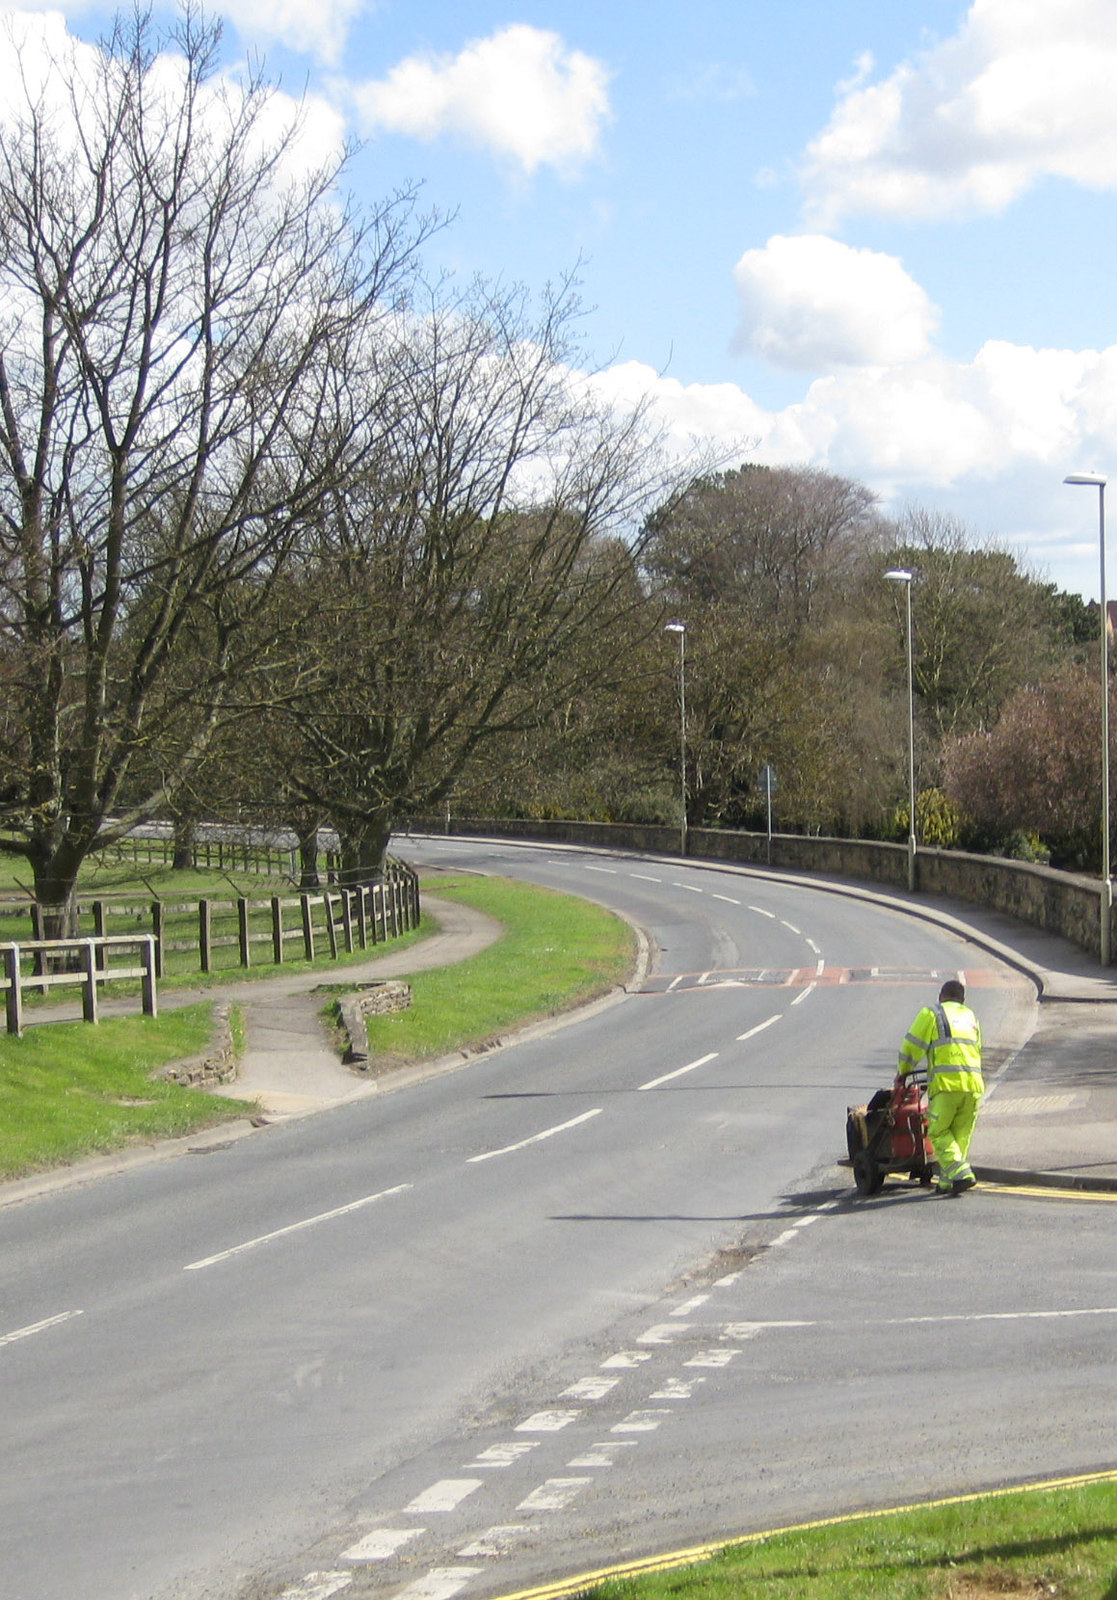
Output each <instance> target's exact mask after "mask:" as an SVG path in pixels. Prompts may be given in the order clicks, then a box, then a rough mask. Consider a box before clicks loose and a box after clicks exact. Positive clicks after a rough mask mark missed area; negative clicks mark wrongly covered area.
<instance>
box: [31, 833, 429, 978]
mask: <svg viewBox="0 0 1117 1600" xmlns="http://www.w3.org/2000/svg"><path fill="white" fill-rule="evenodd" d="M154 842H155V843H156V844H158V842H159V841H158V840H156V841H154ZM78 916H79V930H78V931H79V934H80V938H79V941H78V942H79V943H84V942H86V941H88V940H90V939H92V940H93V941H94V942H96V941H105V940H110V939H113V938H124V937H129V936H130V937H131V938H132V939H133V940H134V939H136V938H137V937H140V936H141V930H144V931H146V932H150V935H151V937H152V939H153V940H154V948H155V955H154V960H155V975H156V976H157V977H159V978H162V977H167V976H175V977H179V976H182V975H185V974H189V973H192V972H201V973H214V972H220V971H221V970H223V969H224V970H229V969H230V968H241V969H243V968H245V967H252V966H254V965H261V964H265V965H266V964H271V963H274V964H276V965H281V964H282V963H283V962H284V961H290V960H306V961H314V960H316V959H318V958H319V957H324V956H326V955H328V956H329V957H330V958H331V959H332V960H335V961H336V960H337V959H338V956H339V955H341V954H351V953H352V952H354V951H357V950H365V949H368V948H369V947H370V946H375V945H378V944H382V943H385V942H386V941H387V940H390V939H395V938H398V937H399V935H400V934H403V933H406V932H408V931H409V930H410V929H412V928H417V927H418V925H419V916H420V905H419V880H418V877H417V875H416V874H415V872H414V871H412V869H411V868H410V867H408V866H405V865H404V863H403V862H399V861H388V862H387V863H385V868H384V876H383V879H382V880H381V881H380V882H378V883H374V884H362V885H359V886H357V887H355V888H342V887H335V888H326V889H321V890H319V891H318V892H316V893H313V894H305V893H304V894H287V895H272V896H270V897H268V898H267V899H249V898H247V897H239V896H238V897H237V898H235V899H233V898H229V899H217V898H206V899H202V900H187V901H166V900H159V899H154V900H148V901H143V900H141V901H137V900H136V899H135V897H133V896H129V897H127V898H126V899H113V898H110V897H108V896H105V897H103V898H98V899H96V900H82V901H80V902H79V905H78ZM6 919H19V932H20V934H22V933H23V932H24V931H26V932H27V933H29V934H30V935H31V938H30V940H27V939H24V938H22V937H19V936H18V935H17V942H19V943H20V944H21V947H22V948H23V949H30V948H31V947H32V946H33V945H34V944H35V943H42V938H41V936H42V931H43V923H42V912H41V908H40V907H38V906H36V905H33V904H31V905H29V904H26V903H24V904H23V905H20V906H7V907H0V927H2V926H3V921H4V920H6ZM127 924H130V927H129V930H128V934H127V935H126V934H125V933H124V927H125V925H127ZM117 930H119V932H118V931H117ZM265 952H266V953H265Z"/></svg>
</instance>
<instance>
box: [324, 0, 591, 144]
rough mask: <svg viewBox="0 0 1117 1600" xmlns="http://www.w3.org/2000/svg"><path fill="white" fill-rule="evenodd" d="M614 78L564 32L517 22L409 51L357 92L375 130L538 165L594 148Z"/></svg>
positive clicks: (364, 116)
mask: <svg viewBox="0 0 1117 1600" xmlns="http://www.w3.org/2000/svg"><path fill="white" fill-rule="evenodd" d="M608 79H609V74H608V72H607V71H606V69H605V67H604V66H603V65H602V63H601V62H600V61H596V60H594V59H593V58H592V57H591V56H588V55H584V54H583V53H582V52H581V51H579V50H568V49H567V48H566V46H565V45H564V43H563V41H562V39H561V38H560V37H559V35H558V34H557V33H550V32H546V31H544V30H542V29H540V28H533V27H529V26H528V25H527V24H524V23H516V24H513V25H512V26H510V27H507V28H502V29H500V30H499V31H498V32H497V33H494V34H492V35H491V36H490V37H489V38H487V39H477V40H474V41H472V42H471V43H470V44H467V45H466V46H465V48H464V49H463V50H462V51H461V52H460V53H459V54H458V55H456V56H453V57H449V56H409V57H408V58H407V59H406V60H405V61H401V62H400V63H399V64H398V66H396V67H394V68H393V69H392V71H391V72H390V73H389V74H388V76H387V77H386V78H383V79H380V80H378V81H374V82H368V83H363V84H358V85H355V86H354V88H353V95H354V98H355V100H356V103H357V106H358V110H359V112H360V116H361V118H362V121H363V123H364V125H365V128H366V130H367V131H368V132H371V133H375V132H378V131H381V130H387V131H390V132H394V133H404V134H409V135H411V136H412V137H413V138H416V139H424V140H432V139H436V138H439V137H440V136H441V135H443V134H452V135H457V136H459V137H462V138H464V139H466V140H467V141H468V142H470V143H472V144H476V145H480V146H481V147H482V148H484V149H488V150H490V151H492V152H494V153H495V154H497V155H499V156H502V157H505V158H508V159H510V160H511V161H513V162H514V163H515V164H516V165H517V166H519V167H520V168H522V169H523V171H524V172H526V173H529V174H530V173H533V172H535V171H536V169H537V168H538V167H540V166H553V167H557V168H560V169H569V168H573V167H576V166H578V165H579V164H580V163H582V162H584V161H586V160H587V159H589V158H590V157H591V156H593V155H594V154H595V152H596V150H597V148H598V141H599V139H600V135H601V130H602V127H603V125H604V123H605V122H606V120H607V119H608V116H609V97H608V92H607V85H608Z"/></svg>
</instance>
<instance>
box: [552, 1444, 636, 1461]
mask: <svg viewBox="0 0 1117 1600" xmlns="http://www.w3.org/2000/svg"><path fill="white" fill-rule="evenodd" d="M635 1448H636V1440H635V1439H606V1440H605V1441H604V1442H603V1443H602V1444H595V1445H591V1446H590V1448H589V1449H588V1450H586V1451H584V1452H583V1453H582V1454H581V1455H580V1456H573V1457H572V1458H571V1459H570V1460H569V1461H568V1462H567V1463H566V1465H567V1466H568V1467H615V1466H616V1464H617V1461H616V1458H617V1456H618V1455H619V1454H620V1452H621V1451H622V1450H635Z"/></svg>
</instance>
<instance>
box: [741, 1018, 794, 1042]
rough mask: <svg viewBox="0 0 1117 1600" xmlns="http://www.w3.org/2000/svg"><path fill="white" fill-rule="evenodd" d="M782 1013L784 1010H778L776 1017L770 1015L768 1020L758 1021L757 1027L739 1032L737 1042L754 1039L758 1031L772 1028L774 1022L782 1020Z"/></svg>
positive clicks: (761, 1031)
mask: <svg viewBox="0 0 1117 1600" xmlns="http://www.w3.org/2000/svg"><path fill="white" fill-rule="evenodd" d="M782 1015H783V1012H782V1011H777V1013H776V1015H775V1016H774V1017H769V1018H768V1020H767V1022H758V1023H757V1025H756V1027H755V1028H749V1030H748V1031H747V1033H739V1034H738V1035H737V1043H738V1044H741V1043H743V1041H744V1040H745V1039H752V1038H754V1037H755V1036H756V1035H757V1034H758V1033H763V1032H764V1030H765V1028H770V1027H771V1026H772V1024H773V1022H778V1021H779V1020H780V1018H781V1017H782Z"/></svg>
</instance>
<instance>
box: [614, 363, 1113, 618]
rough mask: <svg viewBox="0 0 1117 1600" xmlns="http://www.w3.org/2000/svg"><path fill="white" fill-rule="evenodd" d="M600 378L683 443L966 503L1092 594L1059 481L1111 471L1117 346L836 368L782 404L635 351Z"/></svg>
mask: <svg viewBox="0 0 1117 1600" xmlns="http://www.w3.org/2000/svg"><path fill="white" fill-rule="evenodd" d="M593 382H594V383H595V385H596V386H597V387H598V388H599V389H600V391H601V392H602V393H603V394H604V395H606V397H607V398H608V399H610V400H611V401H613V402H614V403H618V404H628V405H631V404H634V403H636V402H637V401H639V400H640V399H641V398H645V397H646V398H648V399H649V400H650V403H651V407H652V414H653V416H654V417H655V418H657V419H658V420H659V421H660V422H661V423H662V425H663V426H664V428H665V429H666V431H667V435H668V437H669V439H670V440H671V441H672V443H673V445H674V447H675V448H676V449H678V451H679V452H680V453H683V452H685V451H686V449H687V448H688V446H689V445H690V444H691V442H692V441H693V440H694V439H696V438H697V439H709V440H712V441H714V442H716V443H718V444H720V445H721V446H722V447H724V448H725V449H726V450H727V451H731V452H734V453H735V459H740V460H752V461H759V462H762V463H764V464H766V465H770V466H782V465H800V466H813V467H821V468H823V469H825V470H827V471H831V472H836V473H839V474H841V475H842V476H846V477H851V478H854V479H856V480H857V481H858V482H861V483H865V484H867V485H868V486H869V487H870V488H872V489H874V490H875V491H876V492H877V493H878V494H879V495H880V496H881V497H882V502H883V505H884V508H885V509H886V510H893V511H896V510H899V509H900V508H901V507H902V506H903V504H904V503H905V502H911V501H915V502H922V503H924V504H928V505H933V506H935V507H936V508H941V509H945V510H952V511H955V512H956V513H957V514H959V515H961V516H962V518H963V520H965V521H966V522H967V523H968V524H969V525H970V526H971V527H973V528H974V529H975V531H976V532H978V533H981V534H985V533H992V534H994V535H1000V536H1002V537H1004V539H1005V540H1006V542H1007V543H1008V544H1009V546H1010V547H1011V548H1013V549H1014V550H1017V549H1019V550H1020V551H1021V552H1023V553H1024V554H1026V555H1030V557H1031V559H1033V560H1034V561H1035V562H1037V563H1039V564H1040V565H1041V566H1043V567H1044V568H1047V569H1051V568H1054V569H1055V571H1054V581H1056V582H1058V583H1059V584H1060V586H1061V587H1065V588H1071V589H1081V590H1082V592H1083V593H1090V592H1091V587H1090V586H1091V583H1092V581H1094V580H1093V576H1092V575H1093V574H1094V572H1095V571H1096V565H1097V547H1096V541H1095V542H1094V543H1093V544H1091V534H1090V523H1089V518H1088V517H1087V516H1086V515H1085V513H1084V512H1083V511H1082V509H1081V508H1079V507H1076V506H1075V504H1074V503H1073V497H1072V496H1071V495H1070V492H1069V491H1068V490H1066V489H1064V488H1063V487H1062V479H1063V476H1064V475H1065V474H1066V473H1067V472H1071V471H1081V470H1083V469H1084V468H1091V467H1092V466H1093V465H1094V464H1096V463H1099V462H1100V463H1102V468H1103V470H1104V463H1105V462H1106V461H1107V460H1108V459H1110V454H1111V449H1112V446H1111V440H1112V438H1113V437H1114V433H1115V431H1117V346H1114V347H1112V348H1110V349H1107V350H1103V351H1094V350H1084V351H1074V350H1033V349H1030V348H1028V347H1026V346H1021V345H1012V344H1007V343H1005V342H1003V341H991V342H989V343H987V344H985V345H983V346H982V348H981V349H980V350H979V351H978V352H977V354H976V355H975V357H974V359H973V360H972V361H971V362H968V363H961V362H951V361H947V360H945V359H943V358H942V357H938V356H929V357H926V358H924V359H922V360H919V361H912V362H905V363H902V364H899V365H896V366H893V367H883V366H882V367H864V368H858V369H849V370H847V371H845V372H841V373H837V374H831V375H828V376H826V377H822V378H819V379H817V380H815V381H814V382H812V383H810V384H809V385H808V386H807V388H806V390H805V391H804V393H803V395H802V397H801V398H800V399H798V400H796V401H795V402H793V403H792V404H790V405H787V406H785V407H783V408H782V409H780V410H775V411H769V410H765V409H764V408H763V407H762V406H760V405H758V404H757V402H756V401H755V400H753V399H752V398H751V396H749V395H748V394H747V393H746V392H745V391H744V390H743V389H741V388H740V387H739V386H738V385H735V384H686V385H684V384H681V383H679V382H678V380H677V379H674V378H668V377H663V376H660V375H659V374H657V373H656V372H655V371H654V369H653V368H651V367H647V366H643V365H641V364H640V363H637V362H626V363H624V364H622V365H620V366H617V367H613V368H611V369H609V370H608V371H606V372H604V373H601V374H599V375H598V376H597V377H596V378H595V379H594V380H593ZM975 517H976V518H979V519H981V521H978V522H975ZM982 523H984V525H982Z"/></svg>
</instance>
